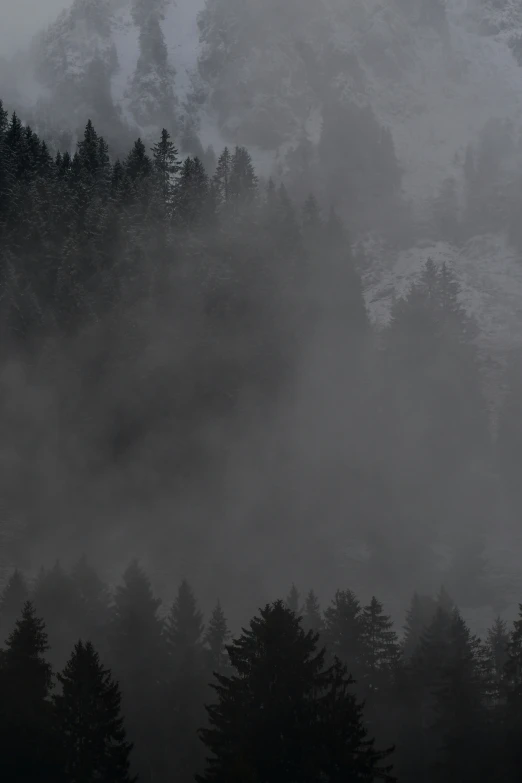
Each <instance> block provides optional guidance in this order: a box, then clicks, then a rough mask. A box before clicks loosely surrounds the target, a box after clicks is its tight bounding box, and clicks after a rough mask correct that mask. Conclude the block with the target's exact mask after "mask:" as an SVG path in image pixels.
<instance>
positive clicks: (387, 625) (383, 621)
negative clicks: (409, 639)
mask: <svg viewBox="0 0 522 783" xmlns="http://www.w3.org/2000/svg"><path fill="white" fill-rule="evenodd" d="M361 642H362V644H361V647H362V650H363V656H364V657H363V661H362V670H363V676H362V684H363V687H364V689H365V692H366V693H367V694H368V696H369V695H370V694H374V693H375V692H381V691H383V690H387V689H388V690H389V689H390V688H391V686H392V684H393V682H394V677H395V675H396V673H397V669H398V666H399V661H400V657H401V650H400V646H399V641H398V638H397V634H396V632H395V631H394V630H393V621H392V620H391V618H390V617H389V616H388V615H386V614H384V610H383V606H382V604H381V603H380V601H378V600H377V599H376V598H375V597H373V598H372V600H371V601H370V603H369V604H368V606H365V607H364V609H363V610H362V615H361Z"/></svg>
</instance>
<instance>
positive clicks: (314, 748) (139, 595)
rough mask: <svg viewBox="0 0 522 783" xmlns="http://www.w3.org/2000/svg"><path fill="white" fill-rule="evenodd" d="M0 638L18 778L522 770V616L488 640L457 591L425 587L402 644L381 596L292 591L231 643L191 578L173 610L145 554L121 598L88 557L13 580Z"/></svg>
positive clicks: (2, 709)
mask: <svg viewBox="0 0 522 783" xmlns="http://www.w3.org/2000/svg"><path fill="white" fill-rule="evenodd" d="M43 618H45V622H44V619H43ZM0 631H1V632H0V638H2V639H3V640H5V643H4V648H3V649H2V650H1V655H0V692H1V696H2V698H1V701H0V705H1V706H0V721H1V724H2V726H1V731H0V746H1V752H0V767H1V769H2V772H3V774H4V776H5V778H6V779H9V780H12V781H13V783H14V781H18V780H20V781H28V780H31V781H39V780H41V781H51V780H52V781H57V780H67V781H92V780H101V781H107V783H109V781H110V782H111V783H116V782H117V781H131V780H134V779H135V777H134V776H135V775H136V774H138V775H139V779H140V780H150V781H156V780H160V781H167V780H172V779H177V780H180V781H184V780H187V781H189V780H192V779H193V777H194V775H196V776H197V779H198V780H199V781H201V782H203V781H225V780H226V781H234V780H237V781H238V783H239V782H240V781H241V783H243V781H245V780H259V779H270V780H288V779H292V780H294V779H295V780H301V779H302V780H310V781H312V780H317V779H318V778H321V779H324V780H328V781H340V780H346V779H353V780H361V781H362V780H365V781H372V780H386V781H393V780H399V781H405V782H409V781H411V783H414V781H418V780H419V779H420V780H429V781H433V782H434V783H435V782H436V781H441V783H442V781H450V782H451V781H455V783H457V781H458V782H459V783H462V781H470V783H471V781H475V782H476V781H484V783H486V781H490V780H492V779H501V780H503V781H506V783H508V781H511V780H513V781H515V780H518V779H519V776H520V768H521V763H522V759H521V758H520V733H521V731H522V725H521V717H520V716H521V714H522V711H521V706H522V705H521V699H522V685H521V675H520V671H521V670H522V667H521V656H522V606H521V615H520V617H519V618H518V619H517V620H516V621H515V622H514V623H513V625H512V627H511V628H508V626H507V624H506V623H505V622H504V621H503V620H502V619H500V618H499V619H497V620H496V622H495V623H494V625H493V627H492V628H491V629H490V630H489V632H488V634H487V637H486V639H484V640H480V639H479V638H477V637H476V636H475V635H473V634H472V633H471V631H470V629H469V627H468V625H467V624H466V622H465V620H464V619H463V617H462V614H461V613H460V611H459V610H458V608H457V607H456V606H455V604H454V602H453V600H452V599H451V597H450V596H449V595H448V593H447V591H446V590H445V589H444V588H441V590H440V591H439V593H438V594H437V596H435V597H431V596H428V595H421V594H417V593H416V594H414V596H413V598H412V600H411V602H410V606H409V609H408V612H407V615H406V621H405V625H404V629H403V633H402V635H401V636H399V634H398V633H397V631H396V630H395V627H394V624H393V621H392V619H391V618H390V616H389V615H387V614H386V612H385V610H384V608H383V605H382V603H381V602H380V601H379V600H378V599H377V598H375V597H372V599H371V600H370V602H369V603H368V604H366V605H364V604H363V603H362V602H361V601H360V600H359V599H358V597H357V596H356V595H355V593H354V592H353V591H351V590H349V589H343V590H337V591H336V593H335V595H334V597H333V599H332V600H331V601H330V603H329V604H328V605H327V606H326V608H325V609H324V610H323V609H322V608H321V606H320V603H319V600H318V597H317V596H316V594H315V593H314V591H313V590H310V591H309V592H308V593H307V594H306V596H304V597H301V595H300V593H299V591H298V590H297V589H296V587H295V586H292V590H291V591H290V593H289V595H288V596H287V598H286V599H285V600H279V601H275V602H273V603H269V604H266V605H265V606H264V607H263V608H262V609H260V610H259V611H258V613H257V614H256V615H255V616H254V617H253V618H252V619H251V620H250V622H249V624H248V625H247V626H246V627H244V628H242V630H241V633H239V634H238V635H236V636H235V637H234V638H232V633H231V630H230V629H229V627H228V623H227V619H226V616H225V612H224V610H223V608H222V607H221V605H220V603H219V602H217V604H216V606H215V607H214V609H213V611H212V613H211V615H210V618H209V620H208V622H207V623H205V622H204V619H203V614H202V612H201V610H200V608H199V606H198V602H197V600H196V598H195V595H194V592H193V590H192V588H191V586H190V584H189V583H188V582H187V580H183V581H182V582H181V583H180V585H179V588H178V590H177V594H176V596H175V599H174V601H173V602H172V604H171V605H170V606H169V607H162V606H161V601H160V600H159V599H158V598H156V597H155V595H154V592H153V589H152V586H151V583H150V580H149V578H148V576H147V574H146V572H145V571H144V570H143V569H142V568H141V567H140V565H139V564H138V562H137V561H133V562H132V563H131V564H130V565H129V566H128V568H127V569H126V570H125V572H124V574H123V579H122V582H121V584H119V585H117V586H116V587H115V588H114V589H112V590H110V589H109V588H108V586H107V585H106V584H105V583H104V582H103V580H102V579H101V578H100V577H99V575H98V573H97V571H96V570H95V569H94V568H93V567H92V566H91V565H89V564H88V563H87V562H86V560H85V559H84V558H82V559H81V560H80V561H79V562H78V563H77V564H76V565H75V566H74V567H73V568H72V569H71V571H69V572H67V571H65V570H64V569H63V568H62V567H61V566H60V565H59V564H58V563H57V564H56V565H55V566H54V567H53V568H51V569H47V570H44V569H43V570H42V571H41V572H40V574H39V576H38V577H37V578H36V579H35V580H33V581H32V582H30V583H28V582H27V580H26V579H25V577H24V576H23V574H22V573H21V572H20V571H18V570H16V571H14V572H13V573H12V575H11V577H10V578H9V580H8V582H7V584H6V586H5V588H4V590H3V592H2V594H1V597H0ZM53 672H56V674H54V673H53ZM205 706H206V709H205Z"/></svg>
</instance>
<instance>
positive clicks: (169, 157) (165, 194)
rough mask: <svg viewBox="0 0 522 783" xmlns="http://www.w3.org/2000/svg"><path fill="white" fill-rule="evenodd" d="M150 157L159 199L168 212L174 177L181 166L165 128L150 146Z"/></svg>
mask: <svg viewBox="0 0 522 783" xmlns="http://www.w3.org/2000/svg"><path fill="white" fill-rule="evenodd" d="M152 157H153V160H154V169H155V171H156V176H157V178H158V183H159V188H160V194H161V199H162V202H163V204H164V205H165V208H166V210H167V214H170V210H171V209H172V205H173V199H174V190H175V177H176V176H177V174H178V172H179V170H180V168H181V164H180V162H179V158H178V151H177V149H176V147H175V146H174V142H173V141H171V138H170V134H169V132H168V131H167V130H165V128H164V129H163V130H162V132H161V139H160V140H159V141H158V142H157V143H156V144H155V145H154V146H153V148H152Z"/></svg>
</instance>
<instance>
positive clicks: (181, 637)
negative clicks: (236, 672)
mask: <svg viewBox="0 0 522 783" xmlns="http://www.w3.org/2000/svg"><path fill="white" fill-rule="evenodd" d="M203 631H204V624H203V615H202V613H201V612H200V611H199V609H198V608H197V603H196V599H195V596H194V593H193V592H192V588H191V587H190V585H189V583H188V582H187V580H186V579H183V581H182V582H181V584H180V586H179V588H178V593H177V596H176V599H175V601H174V603H173V605H172V607H171V610H170V612H169V615H168V617H167V620H166V624H165V638H166V641H167V647H168V651H169V655H170V660H171V671H172V675H171V686H170V689H169V696H170V699H169V703H170V714H169V726H168V730H169V734H170V736H171V737H172V739H173V741H175V743H176V747H175V751H174V756H173V760H172V763H173V765H174V767H175V769H176V772H177V776H178V780H180V781H185V780H186V781H187V783H188V781H190V780H192V779H193V776H194V772H196V771H198V769H199V768H200V766H201V763H202V758H201V746H200V743H199V742H198V741H197V730H198V728H199V726H200V725H201V722H202V720H203V718H204V713H203V709H202V705H203V699H204V693H205V691H206V687H207V681H208V679H207V673H206V668H205V660H204V649H203Z"/></svg>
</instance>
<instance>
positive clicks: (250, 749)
mask: <svg viewBox="0 0 522 783" xmlns="http://www.w3.org/2000/svg"><path fill="white" fill-rule="evenodd" d="M316 645H317V635H315V634H314V633H312V632H311V631H310V632H308V633H305V632H304V631H303V629H302V628H301V626H300V621H299V619H298V618H297V617H296V616H295V614H294V613H293V612H291V611H289V610H288V609H287V608H286V607H285V606H284V603H283V602H282V601H278V602H276V603H274V604H272V605H267V606H266V607H265V608H264V609H261V610H260V613H259V615H258V616H256V617H254V618H253V619H252V620H251V621H250V624H249V628H248V629H246V630H244V631H243V634H242V635H241V636H240V637H239V638H238V639H236V640H234V641H233V642H232V644H231V645H230V646H229V648H228V650H229V655H230V661H231V664H232V667H233V668H234V670H235V674H234V675H233V676H232V677H226V676H224V675H217V678H216V679H217V682H216V684H215V685H214V688H215V691H216V694H217V703H215V704H214V705H212V706H209V707H208V708H207V711H208V715H209V724H210V725H209V727H208V728H206V729H202V730H201V738H202V740H203V742H204V743H205V745H206V747H207V749H208V750H209V751H210V753H211V754H212V755H211V756H210V757H209V758H208V760H207V767H206V771H205V773H204V774H203V775H201V776H198V778H197V779H198V780H199V781H216V782H217V781H227V783H233V781H236V780H237V781H246V780H252V781H253V780H310V781H311V780H319V779H323V778H324V779H325V780H348V779H350V780H351V779H353V780H356V779H357V780H359V779H360V780H373V779H375V778H380V779H383V780H391V779H392V778H391V776H390V774H389V773H390V768H389V767H383V766H382V762H383V761H385V760H386V759H387V757H388V755H389V753H388V752H386V753H381V752H379V751H376V750H375V748H374V746H373V741H371V740H369V739H368V738H367V735H366V730H365V728H364V723H363V717H362V709H361V707H360V705H358V704H357V702H356V700H355V697H354V695H353V693H352V692H351V684H352V681H351V679H350V678H349V677H348V675H347V672H346V669H345V668H344V667H343V666H342V665H341V664H340V663H339V662H338V661H337V662H335V663H334V665H333V666H332V667H331V668H330V669H327V670H325V668H324V652H323V651H319V652H318V651H317V648H316Z"/></svg>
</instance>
